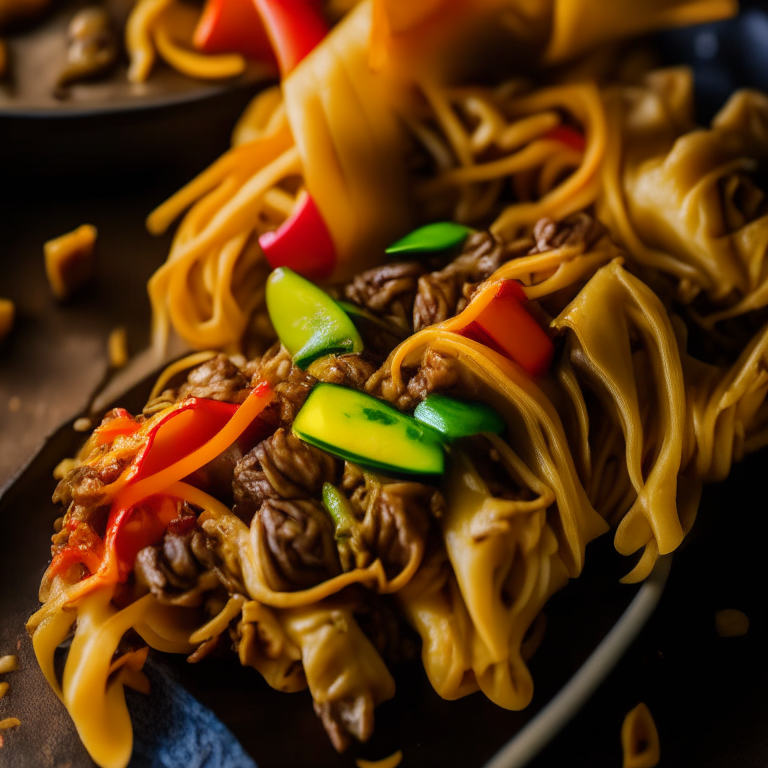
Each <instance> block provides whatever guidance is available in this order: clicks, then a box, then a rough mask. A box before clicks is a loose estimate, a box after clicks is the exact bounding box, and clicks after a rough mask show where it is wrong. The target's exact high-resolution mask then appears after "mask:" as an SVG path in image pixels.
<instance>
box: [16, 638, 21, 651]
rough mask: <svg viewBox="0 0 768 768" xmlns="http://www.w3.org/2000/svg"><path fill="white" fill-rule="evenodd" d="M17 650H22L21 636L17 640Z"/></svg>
mask: <svg viewBox="0 0 768 768" xmlns="http://www.w3.org/2000/svg"><path fill="white" fill-rule="evenodd" d="M16 650H17V651H20V650H21V638H19V639H18V640H17V641H16Z"/></svg>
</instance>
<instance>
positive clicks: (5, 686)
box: [0, 683, 10, 699]
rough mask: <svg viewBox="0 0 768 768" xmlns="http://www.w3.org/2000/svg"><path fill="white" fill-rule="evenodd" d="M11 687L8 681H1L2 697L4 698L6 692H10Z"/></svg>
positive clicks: (0, 694) (0, 697) (0, 693)
mask: <svg viewBox="0 0 768 768" xmlns="http://www.w3.org/2000/svg"><path fill="white" fill-rule="evenodd" d="M9 688H10V686H9V685H8V683H0V699H2V698H3V696H5V694H6V693H8V689H9Z"/></svg>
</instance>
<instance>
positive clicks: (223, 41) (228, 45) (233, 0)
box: [192, 0, 277, 65]
mask: <svg viewBox="0 0 768 768" xmlns="http://www.w3.org/2000/svg"><path fill="white" fill-rule="evenodd" d="M192 44H193V45H194V46H195V48H197V50H199V51H202V52H203V53H213V54H215V53H241V54H242V55H243V56H245V57H246V58H249V59H256V60H257V61H262V62H265V63H274V64H275V65H276V64H277V60H276V59H275V54H274V52H273V51H272V43H271V41H270V39H269V37H268V36H267V32H266V30H265V29H264V25H263V24H262V22H261V16H260V15H259V12H258V11H257V10H256V6H255V5H254V4H253V0H208V1H207V2H206V4H205V7H204V8H203V12H202V14H201V15H200V20H199V21H198V23H197V27H196V28H195V33H194V35H193V37H192Z"/></svg>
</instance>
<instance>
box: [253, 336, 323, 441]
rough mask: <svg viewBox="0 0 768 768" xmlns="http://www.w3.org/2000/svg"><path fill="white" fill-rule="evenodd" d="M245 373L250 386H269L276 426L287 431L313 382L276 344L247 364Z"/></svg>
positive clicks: (278, 344)
mask: <svg viewBox="0 0 768 768" xmlns="http://www.w3.org/2000/svg"><path fill="white" fill-rule="evenodd" d="M245 370H246V371H247V372H248V373H250V375H251V384H252V385H254V386H255V385H256V384H257V383H258V382H259V381H267V382H269V384H270V386H271V387H272V389H273V390H274V391H275V395H276V399H275V403H273V404H272V405H271V406H270V409H272V410H274V411H275V412H276V414H277V418H278V419H279V422H280V424H282V425H283V426H284V427H290V425H291V424H293V421H294V419H295V418H296V415H297V414H298V412H299V409H300V408H301V406H302V405H304V401H305V400H306V399H307V397H308V396H309V393H310V391H311V390H312V387H313V386H314V385H315V383H316V382H317V379H315V378H314V377H313V376H310V375H309V374H308V373H305V372H304V371H302V370H301V368H299V367H298V366H295V365H294V364H293V360H292V358H291V355H290V354H289V352H288V350H287V349H285V347H283V346H281V345H280V343H279V342H278V343H276V344H273V345H272V346H271V347H270V348H269V349H268V350H267V351H266V352H265V353H264V354H263V355H262V357H261V358H260V359H258V360H256V361H254V362H252V363H249V364H248V365H247V366H246V368H245Z"/></svg>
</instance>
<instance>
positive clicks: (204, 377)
mask: <svg viewBox="0 0 768 768" xmlns="http://www.w3.org/2000/svg"><path fill="white" fill-rule="evenodd" d="M248 392H249V389H248V380H247V378H246V377H245V376H244V375H243V373H242V372H241V370H240V369H239V368H238V367H237V366H236V365H235V364H234V363H233V362H232V361H231V360H230V359H229V358H228V357H227V356H226V355H216V357H214V358H213V359H212V360H209V361H208V362H206V363H203V364H202V365H198V366H197V368H193V369H192V370H191V371H190V372H189V376H187V380H186V381H185V382H184V383H183V384H182V385H181V386H180V387H179V390H178V396H177V399H178V400H182V399H184V398H185V397H204V398H208V399H209V400H222V401H224V402H227V403H242V402H243V400H245V398H246V397H247V396H248Z"/></svg>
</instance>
